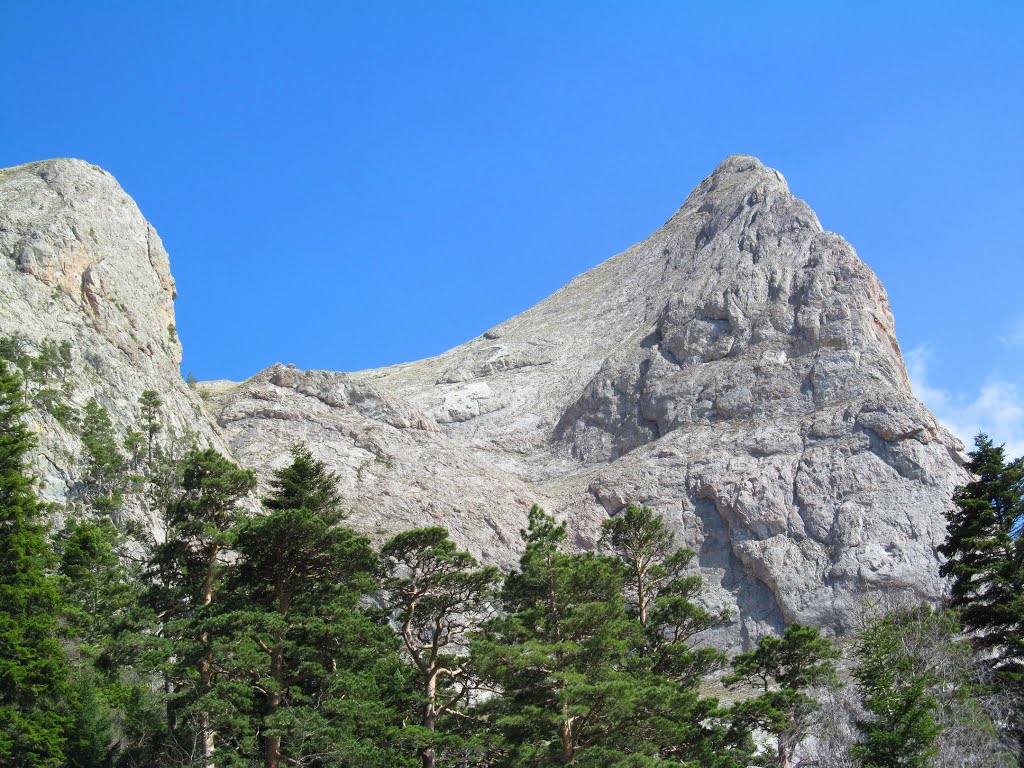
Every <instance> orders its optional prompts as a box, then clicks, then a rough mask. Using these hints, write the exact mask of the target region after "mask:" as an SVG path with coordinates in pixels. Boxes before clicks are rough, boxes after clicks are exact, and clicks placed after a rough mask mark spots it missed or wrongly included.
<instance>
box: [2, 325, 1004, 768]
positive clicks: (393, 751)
mask: <svg viewBox="0 0 1024 768" xmlns="http://www.w3.org/2000/svg"><path fill="white" fill-rule="evenodd" d="M70 355H71V350H70V349H65V348H64V347H63V346H62V345H57V344H54V343H52V342H48V343H47V344H45V345H44V347H43V348H42V349H40V350H38V352H37V353H34V354H33V353H30V352H28V351H27V350H26V348H25V347H24V345H20V344H19V343H18V342H17V341H16V340H11V339H2V340H0V553H2V554H3V559H2V561H0V767H4V768H6V767H7V766H10V767H11V768H15V767H17V768H29V767H32V768H35V767H36V766H40V767H42V766H45V767H47V768H49V767H51V766H52V767H53V768H58V767H60V766H68V767H69V768H71V767H74V768H113V767H114V766H117V767H119V768H121V767H123V768H142V767H143V766H182V767H184V766H203V768H215V767H218V768H219V767H223V768H234V767H236V766H237V767H239V768H241V767H242V766H265V767H266V768H280V767H281V766H311V767H316V768H321V767H322V768H328V767H331V768H341V767H343V766H360V768H376V767H379V768H386V767H391V766H394V767H397V768H401V767H402V766H422V767H423V768H433V767H435V766H440V767H443V766H452V767H453V768H454V767H455V766H459V767H463V766H465V767H468V766H480V767H484V766H493V767H494V768H500V767H503V766H510V767H511V766H536V767H538V768H541V767H546V766H566V765H575V766H610V767H619V768H654V767H655V766H692V767H693V768H696V767H697V766H711V767H712V768H743V767H744V766H780V767H782V768H786V767H789V766H794V767H795V766H800V765H803V766H810V765H815V766H835V767H836V768H841V767H846V766H850V767H852V766H863V767H864V768H883V767H885V768H888V767H890V766H891V767H895V766H943V767H945V766H986V767H987V766H993V767H994V766H1013V765H1018V764H1019V759H1020V754H1021V746H1022V734H1024V720H1022V718H1021V712H1024V706H1022V702H1024V645H1022V641H1021V638H1022V637H1024V543H1022V539H1021V528H1022V524H1024V464H1022V460H1021V459H1016V460H1012V461H1008V460H1007V459H1006V458H1005V456H1004V455H1003V451H1002V449H1001V448H1000V447H998V446H995V445H994V444H993V443H992V441H991V440H990V439H989V438H987V437H986V436H984V435H980V436H979V437H978V439H977V441H976V446H975V450H974V451H973V452H972V453H971V463H970V465H969V469H970V470H971V472H972V474H973V476H974V478H975V479H974V480H973V481H972V482H970V483H968V484H967V485H965V486H963V487H961V488H960V489H958V490H957V492H956V494H955V496H954V499H953V501H954V502H955V504H954V505H953V509H952V511H951V512H950V513H949V537H948V539H947V541H946V543H945V545H944V546H943V548H942V552H943V555H944V556H945V557H946V560H945V564H944V565H943V575H946V576H948V577H949V578H950V580H951V598H950V600H949V602H948V604H947V605H929V604H922V603H915V602H909V601H900V600H899V599H896V598H894V599H893V601H892V603H891V604H888V605H865V607H864V612H863V620H862V622H861V626H860V628H859V630H858V631H857V632H855V633H853V634H852V636H848V637H838V638H837V637H831V636H829V634H828V632H827V631H826V629H824V628H819V627H812V626H805V625H801V624H799V623H796V622H792V623H789V624H788V625H787V626H785V627H784V628H782V631H781V634H779V635H773V634H768V635H765V636H764V637H760V638H751V640H750V643H749V647H748V648H747V649H746V650H745V651H744V652H742V653H740V654H738V655H736V656H734V657H733V658H729V657H727V656H726V655H725V654H724V653H722V652H720V651H719V650H717V649H715V648H713V647H710V646H709V644H708V643H706V642H704V641H703V638H704V637H705V636H706V634H707V633H708V631H709V630H712V629H713V628H715V627H718V626H720V625H722V624H725V623H728V622H730V621H732V620H733V619H732V617H731V616H730V612H729V611H728V610H727V609H726V608H724V607H722V606H717V605H714V604H712V603H711V601H710V600H709V598H708V597H707V595H706V593H705V591H704V589H703V586H704V585H703V580H702V578H701V577H700V576H699V575H698V574H697V572H696V569H695V568H694V567H693V560H694V557H695V553H694V552H693V551H692V550H690V549H687V548H686V547H682V546H679V545H678V544H677V533H676V532H675V531H673V530H672V529H671V527H670V526H669V525H668V524H667V523H666V521H665V520H664V519H663V518H662V517H661V516H660V515H658V514H656V513H654V512H653V511H652V510H651V509H649V508H647V507H646V506H643V505H641V504H635V505H634V504H631V505H628V506H626V507H625V508H624V509H623V510H621V511H620V512H618V513H617V514H616V515H614V516H613V517H611V518H610V519H609V520H607V521H606V522H605V523H604V525H603V535H602V537H601V541H600V545H599V548H598V550H597V551H593V552H579V551H577V550H576V549H575V548H573V547H572V546H570V544H569V541H568V536H567V531H566V526H565V524H564V523H563V522H561V521H560V520H559V519H558V518H557V517H556V516H553V515H551V514H549V513H548V512H546V511H545V510H543V509H541V508H540V507H539V506H534V507H533V508H532V509H531V510H530V511H529V514H528V518H527V524H526V527H525V528H524V529H523V530H522V531H521V537H522V548H521V551H522V554H521V557H520V559H519V561H518V564H517V565H516V566H515V567H513V568H512V569H511V570H510V571H509V572H508V573H502V572H501V571H500V570H498V569H496V568H493V567H489V566H487V565H486V564H480V563H478V562H477V561H476V559H475V558H474V557H473V556H472V555H471V554H470V553H468V552H465V551H462V550H461V549H460V548H459V547H458V545H457V544H456V543H455V542H454V541H453V540H452V539H451V537H450V536H449V532H448V531H447V530H445V529H444V528H441V527H437V526H431V527H424V528H419V529H414V530H411V531H406V532H402V533H399V534H397V535H395V536H393V537H392V538H391V539H389V540H388V541H386V542H385V543H384V544H383V545H382V546H381V547H380V548H379V549H376V548H375V547H374V546H373V544H372V543H371V541H370V540H369V539H368V538H366V537H365V536H363V535H361V534H359V533H357V532H355V531H354V530H352V529H350V528H348V527H347V526H346V508H345V499H344V498H342V497H341V496H340V495H339V493H338V490H337V478H336V477H335V476H334V475H333V474H332V473H331V472H330V471H329V470H328V468H327V467H326V466H325V465H324V463H323V462H321V461H319V460H318V459H317V458H316V456H315V454H314V452H313V450H312V449H311V448H310V446H307V445H304V444H296V445H295V446H293V448H292V452H291V461H290V463H289V464H287V465H286V466H284V467H281V468H279V469H276V470H275V471H274V472H273V475H272V481H271V483H270V487H269V489H268V490H267V491H266V493H265V494H264V495H262V497H261V496H259V494H258V493H257V487H256V477H255V474H254V473H253V472H252V471H251V470H249V469H244V468H241V467H239V466H237V465H236V464H234V463H233V462H232V461H231V460H230V459H229V458H227V457H225V456H223V455H221V454H220V453H218V452H217V451H215V450H213V449H211V448H208V447H203V446H201V445H198V444H196V442H195V441H194V440H192V439H190V438H189V436H188V435H184V436H182V435H177V434H172V431H171V430H170V429H168V428H166V425H165V423H164V422H163V420H162V417H161V408H162V406H163V400H162V397H161V394H160V393H159V392H156V391H154V390H147V391H146V392H144V393H143V394H142V396H141V397H140V398H139V401H138V414H137V421H136V423H135V424H133V425H129V426H128V427H127V428H124V429H121V428H119V427H118V426H117V425H115V424H114V423H113V421H112V420H111V418H110V415H109V413H108V412H107V410H106V409H105V408H104V406H103V404H102V402H100V401H99V400H98V399H97V398H91V399H89V400H88V401H87V402H86V403H85V404H84V405H83V406H81V407H80V408H75V407H74V406H73V405H72V404H71V403H72V397H71V395H72V394H73V392H74V387H73V382H70V381H67V380H65V378H64V377H63V374H62V371H64V370H66V366H67V360H68V359H69V357H70ZM79 402H80V401H79ZM33 407H34V408H36V409H40V410H42V411H45V412H46V413H48V414H50V416H52V417H53V419H54V422H55V423H56V424H58V425H59V428H61V429H67V430H69V431H72V432H73V433H74V434H76V435H77V436H78V438H79V441H80V444H81V452H80V455H79V457H78V460H77V462H76V463H75V467H76V471H77V473H78V475H77V477H76V478H75V482H74V484H73V487H74V489H75V498H74V499H73V500H72V503H71V504H69V505H68V508H66V509H58V508H56V507H55V505H48V504H45V503H43V502H41V501H40V500H39V498H38V497H37V494H36V492H35V484H34V481H33V479H32V478H31V476H30V471H29V468H28V457H29V452H30V449H31V446H32V440H33V437H32V435H31V433H30V431H29V429H28V427H27V426H26V421H25V415H26V413H27V411H28V409H29V408H33ZM129 508H131V509H135V510H139V509H141V510H144V511H145V512H146V513H147V514H148V515H149V516H150V517H151V518H152V519H153V520H155V521H156V524H155V525H154V526H141V525H139V524H138V523H137V522H135V520H137V519H138V515H128V514H127V513H126V510H128V509H129Z"/></svg>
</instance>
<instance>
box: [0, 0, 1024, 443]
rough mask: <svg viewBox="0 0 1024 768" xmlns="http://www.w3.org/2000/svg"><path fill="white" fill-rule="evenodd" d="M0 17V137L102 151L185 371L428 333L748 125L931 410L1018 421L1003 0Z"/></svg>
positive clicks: (1023, 425)
mask: <svg viewBox="0 0 1024 768" xmlns="http://www.w3.org/2000/svg"><path fill="white" fill-rule="evenodd" d="M0 25H2V30H3V33H4V34H3V37H4V65H3V67H2V69H0V86H2V90H3V94H4V96H3V102H2V103H3V106H2V107H0V110H2V112H0V117H2V118H3V119H2V120H0V166H9V165H16V164H19V163H24V162H29V161H32V160H38V159H43V158H48V157H56V156H75V157H81V158H84V159H86V160H88V161H90V162H93V163H97V164H99V165H102V166H103V167H104V168H106V169H107V170H109V171H110V172H112V173H113V174H114V175H115V176H116V177H117V178H118V180H119V181H120V182H121V184H122V186H123V187H124V188H125V189H126V190H127V191H128V192H129V194H131V195H132V196H133V197H134V198H135V199H136V201H137V202H138V203H139V205H140V207H141V208H142V210H143V212H144V213H145V214H146V216H147V217H148V218H149V219H150V220H151V221H152V222H153V223H154V225H155V226H156V227H157V229H158V230H159V231H160V233H161V235H162V236H163V238H164V242H165V244H166V245H167V247H168V250H169V251H170V253H171V264H172V269H173V271H174V274H175V276H176V278H177V280H178V286H179V299H178V305H177V312H178V326H179V329H180V334H181V337H182V339H183V342H184V345H185V363H184V366H183V368H184V370H185V371H194V372H195V374H196V375H197V376H198V377H199V378H222V377H223V378H234V379H241V378H244V377H246V376H248V375H251V374H253V373H255V372H256V371H258V370H259V369H261V368H262V367H264V366H266V365H268V364H270V363H273V362H274V361H282V362H293V363H295V364H297V365H298V366H300V367H302V368H317V367H319V368H331V369H340V370H353V369H360V368H366V367H370V366H378V365H385V364H389V363H396V362H401V361H406V360H411V359H415V358H419V357H424V356H428V355H433V354H437V353H439V352H441V351H443V350H445V349H447V348H449V347H451V346H453V345H455V344H458V343H460V342H462V341H465V340H467V339H469V338H472V337H474V336H476V335H478V334H479V333H481V332H482V331H483V330H485V329H487V328H488V327H490V326H492V325H494V324H496V323H498V322H500V321H502V320H504V319H505V318H507V317H509V316H510V315H512V314H514V313H516V312H518V311H521V310H523V309H526V308H527V307H529V306H531V305H532V304H534V303H535V302H537V301H538V300H540V299H541V298H543V297H544V296H546V295H548V294H550V293H551V292H552V291H554V290H555V289H557V288H558V287H559V286H561V285H562V284H563V283H565V282H566V281H568V280H569V279H571V278H572V277H573V276H574V275H576V274H577V273H579V272H581V271H583V270H585V269H587V268H589V267H591V266H593V265H595V264H597V263H599V262H600V261H603V260H604V259H605V258H607V257H609V256H611V255H613V254H615V253H617V252H619V251H621V250H623V249H624V248H626V247H628V246H629V245H631V244H632V243H634V242H636V241H638V240H642V239H643V238H644V237H646V236H647V235H648V234H649V233H650V232H651V231H653V230H654V229H656V228H657V227H658V226H659V225H660V224H661V223H662V222H663V221H664V220H665V219H666V218H668V217H669V216H670V215H671V214H672V213H673V212H674V211H675V209H676V208H677V207H678V206H679V205H680V204H681V203H682V202H683V200H684V198H685V197H686V195H687V193H688V192H689V190H690V189H691V188H692V187H693V186H694V185H695V184H696V183H697V182H699V181H700V180H701V179H702V178H703V177H704V176H706V175H707V174H708V173H709V172H710V171H711V170H712V169H713V168H714V166H715V165H716V164H717V163H718V162H719V161H720V160H721V159H722V158H723V157H725V156H726V155H728V154H731V153H734V152H743V153H749V154H754V155H757V156H759V157H760V158H761V159H762V160H763V161H764V162H766V163H767V164H769V165H772V166H774V167H776V168H778V169H780V170H781V171H782V172H783V173H784V174H785V175H786V177H787V179H788V180H789V182H790V186H791V188H792V189H793V191H794V192H795V193H796V194H797V195H799V196H801V197H803V198H804V199H806V200H807V201H808V202H809V203H810V204H811V205H812V206H813V207H814V208H815V209H816V210H817V212H818V214H819V217H820V218H821V221H822V223H823V224H824V226H825V227H826V228H828V229H833V230H835V231H838V232H840V233H841V234H843V235H844V236H845V237H846V238H847V239H849V240H850V241H851V242H852V243H853V244H854V246H855V247H856V248H857V249H858V251H859V252H860V254H861V256H862V257H863V258H864V259H865V261H867V263H868V264H870V265H871V266H872V267H873V268H874V269H875V271H876V272H877V273H878V274H879V276H880V277H881V278H882V280H883V281H884V283H885V284H886V286H887V288H888V290H889V295H890V298H891V300H892V303H893V307H894V310H895V313H896V319H897V331H898V333H899V336H900V339H901V342H902V344H903V347H904V350H905V352H907V353H908V358H909V360H910V362H911V363H912V368H913V373H914V376H915V383H916V386H917V387H918V390H919V391H920V392H921V393H922V394H923V395H924V396H925V398H926V400H928V402H929V403H930V404H932V405H933V407H935V408H936V410H937V411H938V412H939V414H940V416H941V417H942V418H943V419H945V420H946V421H947V422H948V423H950V424H952V425H953V426H955V427H956V428H957V429H959V430H961V432H970V431H971V430H973V429H975V428H978V427H984V428H986V429H989V430H990V431H992V432H994V433H996V434H995V436H996V437H997V438H999V439H1002V440H1008V441H1010V442H1011V445H1012V446H1013V447H1014V448H1015V449H1019V451H1018V452H1024V411H1022V408H1021V403H1022V398H1021V392H1024V363H1022V359H1021V351H1022V350H1024V302H1022V301H1021V299H1020V296H1021V284H1022V277H1024V266H1022V262H1024V221H1022V217H1021V213H1020V211H1021V180H1022V179H1024V147H1022V139H1024V55H1022V54H1021V50H1022V42H1021V41H1022V40H1024V3H1020V2H1007V1H1005V0H1004V1H1003V2H974V3H970V4H968V3H963V2H957V3H950V2H945V3H944V2H935V1H933V2H927V3H924V2H922V3H914V2H905V3H892V2H888V3H875V2H856V3H823V2H820V1H819V2H813V3H811V2H808V3H797V2H793V3H786V2H763V1H762V2H757V3H746V2H730V3H709V2H693V3H690V2H663V3H659V2H652V3H636V2H622V3H611V2H599V1H598V0H589V1H588V2H550V1H549V2H516V3H507V2H506V3H499V2H480V1H474V2H461V3H449V2H434V3H424V2H407V3H376V2H363V3H358V4H357V3H342V2H323V3H313V2H305V3H285V2H280V3H267V2H176V3H155V2H152V3H151V2H144V3H138V2H134V3H127V2H124V3H116V2H104V3H98V2H97V3H78V2H70V0H69V1H68V2H64V3H54V2H44V1H39V0H33V2H20V3H15V2H12V1H11V0H7V1H6V2H3V8H2V10H0ZM1000 430H1001V431H1000Z"/></svg>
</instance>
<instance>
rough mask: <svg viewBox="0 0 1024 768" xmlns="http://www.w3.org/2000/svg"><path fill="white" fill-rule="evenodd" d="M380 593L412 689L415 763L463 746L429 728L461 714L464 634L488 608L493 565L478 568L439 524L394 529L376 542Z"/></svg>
mask: <svg viewBox="0 0 1024 768" xmlns="http://www.w3.org/2000/svg"><path fill="white" fill-rule="evenodd" d="M381 572H382V582H381V595H382V599H383V602H384V605H385V609H386V610H387V612H388V614H389V615H390V617H391V619H392V621H393V622H394V623H395V624H396V625H397V627H398V634H399V637H400V638H401V641H402V644H403V647H404V651H405V655H406V656H407V658H408V659H409V661H410V662H411V664H412V667H413V674H414V675H415V677H416V682H417V686H418V688H419V692H420V703H419V709H420V716H419V725H420V727H421V728H422V729H423V731H424V733H423V734H422V735H421V737H420V739H419V741H420V745H419V750H418V751H419V757H420V761H421V764H422V766H423V768H432V767H433V766H434V765H435V764H436V760H437V753H438V750H439V747H440V748H441V749H446V750H461V749H466V745H465V744H463V743H460V742H459V740H458V739H453V738H448V739H442V738H439V737H438V736H437V732H438V730H439V722H440V721H443V720H445V719H450V718H453V717H459V716H462V715H463V713H464V710H465V708H466V707H467V705H468V704H470V703H471V700H472V699H471V696H472V693H473V691H474V690H475V689H476V687H477V684H478V681H477V678H476V674H475V669H474V665H473V663H472V659H471V658H469V657H468V655H467V653H466V647H467V643H468V640H469V637H470V635H471V634H472V633H473V632H475V631H476V630H478V629H480V627H481V625H482V622H483V621H484V619H485V618H486V616H487V615H488V614H489V613H490V612H491V608H490V605H491V601H492V600H493V597H494V590H495V586H496V583H497V581H498V571H497V569H495V568H479V567H478V566H477V562H476V560H475V559H474V558H473V556H472V555H470V554H469V553H468V552H463V551H461V550H459V549H458V548H457V547H456V546H455V544H454V542H452V540H451V539H450V538H449V537H448V531H446V530H445V529H444V528H437V527H433V528H417V529H414V530H412V531H408V532H406V533H400V534H398V535H397V536H395V537H394V538H392V539H391V540H390V541H388V542H387V543H386V544H385V545H384V547H383V549H382V550H381Z"/></svg>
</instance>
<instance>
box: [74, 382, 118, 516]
mask: <svg viewBox="0 0 1024 768" xmlns="http://www.w3.org/2000/svg"><path fill="white" fill-rule="evenodd" d="M79 437H80V438H81V440H82V450H83V456H82V458H83V460H84V468H83V469H84V481H85V486H86V491H85V493H84V498H85V500H86V501H87V502H88V503H89V504H90V505H91V506H92V507H93V509H95V510H96V511H97V512H100V513H102V514H108V515H111V516H114V517H116V515H117V512H118V510H119V509H120V508H121V505H122V503H123V502H124V489H125V483H124V480H125V471H124V470H125V457H124V455H123V454H122V453H121V449H120V448H119V446H118V439H117V433H116V431H115V430H114V424H113V422H112V421H111V420H110V412H109V411H107V409H106V407H105V406H103V405H100V403H99V402H98V401H97V400H96V398H95V397H93V398H90V399H89V402H87V403H86V404H85V408H84V409H83V410H82V422H81V426H80V428H79Z"/></svg>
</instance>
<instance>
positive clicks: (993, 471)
mask: <svg viewBox="0 0 1024 768" xmlns="http://www.w3.org/2000/svg"><path fill="white" fill-rule="evenodd" d="M974 444H975V449H974V450H973V451H971V453H970V457H971V460H970V462H968V464H967V470H968V471H969V472H970V473H971V474H972V475H974V476H975V478H976V479H974V480H972V481H971V482H969V483H967V484H966V485H964V486H961V487H960V488H958V489H957V490H956V492H955V493H954V494H953V501H954V503H955V508H954V509H953V510H952V511H951V512H949V513H948V515H947V520H948V522H949V530H948V534H947V537H946V541H945V543H943V545H942V546H940V547H939V552H940V553H942V554H943V555H944V556H945V557H946V558H947V560H946V562H945V563H943V564H942V566H941V568H940V569H939V573H940V574H942V575H943V576H948V577H950V578H952V580H953V583H952V589H951V592H952V595H951V599H950V605H951V606H952V607H954V608H957V609H959V610H960V615H961V621H962V622H963V625H964V627H965V628H966V629H968V630H970V631H972V632H974V633H975V638H976V644H977V646H978V647H979V648H980V649H982V650H984V651H986V652H988V653H990V654H992V666H993V668H994V669H995V670H996V672H997V673H998V674H999V675H1000V677H1001V678H1002V679H1003V681H1004V683H1005V684H1007V685H1009V686H1011V687H1013V688H1015V689H1017V690H1019V691H1024V543H1022V538H1021V527H1022V525H1024V458H1018V459H1015V460H1013V461H1010V462H1007V461H1006V460H1005V457H1004V453H1003V447H1002V446H997V445H995V444H993V442H992V441H991V440H990V439H989V438H988V437H987V436H986V435H983V434H980V435H978V436H977V438H975V441H974Z"/></svg>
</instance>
